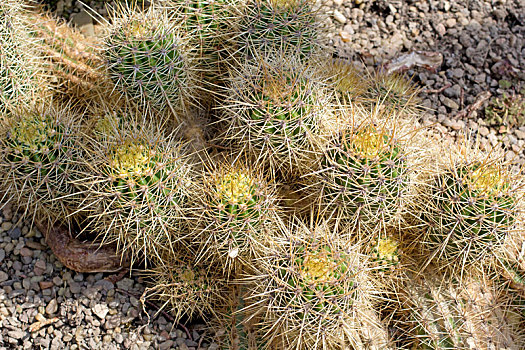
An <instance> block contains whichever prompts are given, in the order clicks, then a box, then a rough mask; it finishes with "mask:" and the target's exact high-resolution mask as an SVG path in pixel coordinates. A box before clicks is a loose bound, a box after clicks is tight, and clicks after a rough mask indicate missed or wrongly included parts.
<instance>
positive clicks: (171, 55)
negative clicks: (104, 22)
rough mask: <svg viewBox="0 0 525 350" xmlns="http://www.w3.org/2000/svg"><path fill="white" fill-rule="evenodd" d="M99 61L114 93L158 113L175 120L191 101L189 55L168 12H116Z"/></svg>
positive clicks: (190, 56) (155, 10)
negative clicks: (115, 89)
mask: <svg viewBox="0 0 525 350" xmlns="http://www.w3.org/2000/svg"><path fill="white" fill-rule="evenodd" d="M114 17H115V18H114V24H113V26H112V27H111V28H110V29H109V31H110V32H109V34H108V35H107V37H106V39H105V47H104V50H103V57H104V59H105V61H106V63H107V70H108V73H109V75H110V77H111V79H112V80H113V81H114V83H115V84H116V85H117V86H118V87H119V89H120V90H121V91H122V92H124V93H126V94H127V95H128V96H129V97H131V98H132V99H135V100H138V101H140V102H145V103H147V104H149V105H150V106H151V107H153V108H154V109H156V110H157V111H159V112H162V111H164V110H166V109H167V108H169V110H171V111H172V113H174V114H175V115H176V116H177V115H179V114H180V113H181V111H182V112H184V111H186V110H187V109H188V108H189V107H190V106H191V104H192V103H193V102H194V101H195V100H196V99H195V97H196V96H195V94H194V89H195V84H196V81H195V79H194V71H193V70H194V69H195V68H194V66H193V65H192V59H193V57H192V52H191V49H190V48H189V46H188V44H187V38H183V37H182V35H181V32H180V30H179V28H178V27H177V26H176V25H175V22H174V21H173V20H172V18H171V17H169V16H168V14H167V12H166V11H164V10H160V9H155V8H153V7H151V8H150V9H148V10H147V11H145V12H133V11H132V10H131V9H128V8H125V7H123V8H121V9H119V10H117V11H115V16H114Z"/></svg>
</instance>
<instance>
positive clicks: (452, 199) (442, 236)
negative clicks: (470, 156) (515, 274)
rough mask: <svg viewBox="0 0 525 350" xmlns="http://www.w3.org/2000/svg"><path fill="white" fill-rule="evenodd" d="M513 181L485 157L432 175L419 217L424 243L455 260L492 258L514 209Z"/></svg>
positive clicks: (514, 214) (516, 203)
mask: <svg viewBox="0 0 525 350" xmlns="http://www.w3.org/2000/svg"><path fill="white" fill-rule="evenodd" d="M518 187H519V186H518V184H517V183H516V180H515V178H514V177H513V176H512V174H511V173H510V172H509V170H508V169H507V168H506V167H505V166H504V165H501V164H498V163H494V162H490V161H488V160H487V161H485V162H481V161H474V162H471V163H459V164H457V165H456V166H454V167H450V168H447V169H445V170H444V171H443V172H442V173H441V174H439V175H436V176H435V177H434V178H433V179H432V183H431V186H430V193H429V197H428V205H426V208H425V209H423V212H422V218H423V220H424V222H425V223H426V224H427V225H428V226H429V230H427V231H428V232H427V233H428V236H427V242H426V245H427V247H428V248H429V249H432V251H435V250H436V249H437V250H438V252H439V253H438V257H440V258H442V259H444V260H446V261H448V262H450V263H455V264H461V265H464V264H471V263H476V262H478V263H479V262H483V261H485V260H486V259H490V258H492V256H493V254H494V253H495V252H496V251H497V250H498V249H499V247H500V246H501V244H502V243H503V241H504V239H505V237H506V235H507V234H508V233H509V232H511V231H512V230H514V229H515V224H516V223H517V216H518V215H519V210H518V209H519V199H520V196H519V194H518V192H517V190H518Z"/></svg>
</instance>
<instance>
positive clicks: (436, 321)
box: [399, 273, 520, 350]
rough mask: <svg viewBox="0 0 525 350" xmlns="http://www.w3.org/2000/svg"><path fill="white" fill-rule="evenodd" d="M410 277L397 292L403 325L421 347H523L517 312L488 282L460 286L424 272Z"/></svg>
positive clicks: (413, 345) (412, 341)
mask: <svg viewBox="0 0 525 350" xmlns="http://www.w3.org/2000/svg"><path fill="white" fill-rule="evenodd" d="M425 275H426V276H425V277H423V276H420V277H415V276H412V277H411V278H409V279H408V280H407V282H406V283H407V285H406V286H405V287H404V288H403V289H402V291H400V292H399V297H400V299H401V300H402V301H403V303H404V304H405V305H404V308H405V309H406V310H407V311H408V313H406V314H405V315H404V317H401V318H400V320H402V323H404V324H403V325H402V326H401V327H403V328H404V329H405V331H406V332H408V334H409V335H408V337H406V338H405V337H400V340H401V339H407V340H408V343H410V344H404V345H407V346H411V348H417V349H440V350H441V349H450V350H452V349H472V348H476V349H487V350H488V349H516V350H517V349H519V348H520V345H518V344H519V343H520V342H519V338H520V329H519V325H518V324H515V323H514V321H513V319H512V318H511V317H508V316H509V314H510V313H513V312H515V310H512V309H511V308H509V307H508V306H507V305H505V303H502V295H501V293H500V292H498V290H497V289H495V288H494V286H492V285H491V284H490V283H489V282H487V281H483V280H475V279H471V278H469V279H467V280H466V281H463V282H462V284H461V285H459V284H457V283H453V282H452V281H451V280H447V279H446V280H442V279H441V278H439V277H437V276H435V275H432V274H431V273H425Z"/></svg>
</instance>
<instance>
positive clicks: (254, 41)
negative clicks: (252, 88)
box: [234, 0, 321, 60]
mask: <svg viewBox="0 0 525 350" xmlns="http://www.w3.org/2000/svg"><path fill="white" fill-rule="evenodd" d="M314 5H315V4H314V2H313V1H311V0H247V1H245V4H244V7H243V11H242V13H241V15H240V20H239V23H238V34H237V35H236V36H235V37H234V40H235V44H236V50H237V51H240V52H241V53H242V54H244V55H246V56H247V57H248V58H253V57H257V56H259V55H261V54H263V55H265V54H266V53H270V52H275V51H278V52H280V54H281V55H283V56H286V55H289V54H293V55H297V56H298V57H301V59H304V60H306V59H308V58H310V57H312V56H313V55H315V54H316V53H318V52H319V50H320V48H321V44H320V39H321V26H320V22H319V21H318V20H317V17H318V13H317V12H316V10H315V9H314Z"/></svg>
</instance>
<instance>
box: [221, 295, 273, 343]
mask: <svg viewBox="0 0 525 350" xmlns="http://www.w3.org/2000/svg"><path fill="white" fill-rule="evenodd" d="M228 295H229V297H228V298H227V299H226V305H224V306H222V307H221V308H220V311H219V312H218V315H217V318H216V319H215V320H214V321H213V322H212V324H211V325H212V327H211V328H212V329H213V330H214V332H215V337H214V341H215V343H217V344H220V347H219V349H221V350H259V349H263V348H265V346H267V345H266V343H265V341H264V340H263V339H262V334H261V332H260V330H259V328H258V327H257V321H258V319H259V315H256V316H255V317H248V313H247V312H246V308H247V307H248V305H249V302H248V301H247V300H246V297H247V288H245V287H239V286H232V287H231V290H230V291H229V292H228Z"/></svg>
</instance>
